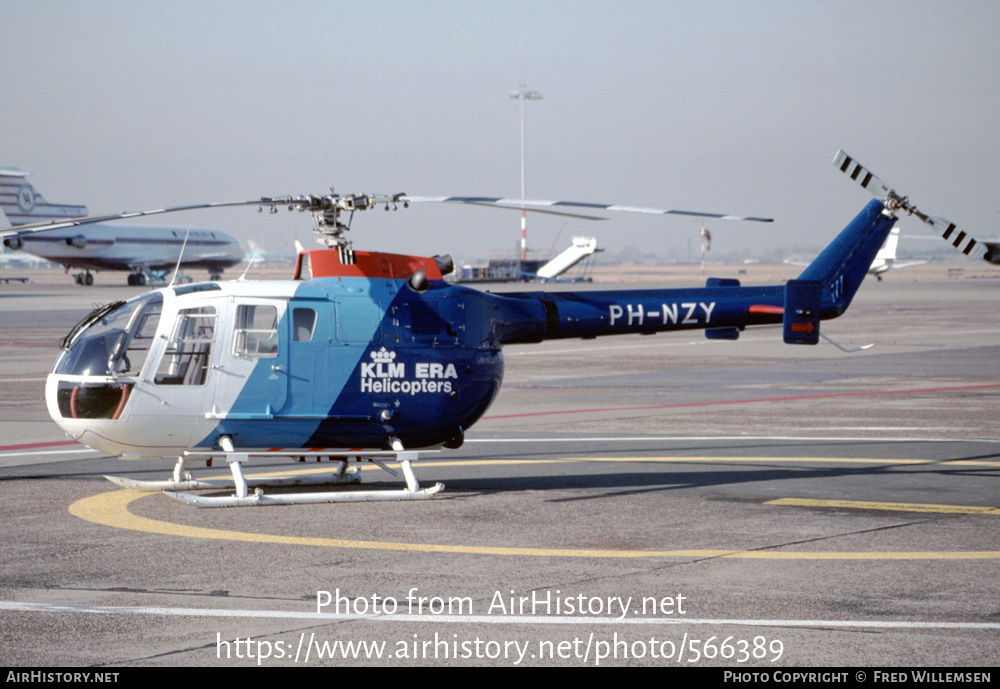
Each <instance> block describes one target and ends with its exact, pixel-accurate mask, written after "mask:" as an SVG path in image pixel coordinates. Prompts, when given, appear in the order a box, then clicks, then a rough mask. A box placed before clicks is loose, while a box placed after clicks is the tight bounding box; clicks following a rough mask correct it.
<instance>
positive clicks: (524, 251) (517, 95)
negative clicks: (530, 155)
mask: <svg viewBox="0 0 1000 689" xmlns="http://www.w3.org/2000/svg"><path fill="white" fill-rule="evenodd" d="M510 97H511V98H514V99H516V100H519V101H521V198H522V199H523V198H524V101H526V100H541V99H542V94H540V93H538V91H528V90H527V89H526V88H525V86H524V84H521V88H520V89H518V90H517V91H513V92H511V94H510ZM524 215H525V212H524V206H522V207H521V260H522V261H525V260H527V258H528V238H527V231H526V229H525V219H524Z"/></svg>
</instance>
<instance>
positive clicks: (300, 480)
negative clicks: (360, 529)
mask: <svg viewBox="0 0 1000 689" xmlns="http://www.w3.org/2000/svg"><path fill="white" fill-rule="evenodd" d="M221 445H222V448H223V450H222V452H211V453H190V454H189V455H188V456H187V457H180V458H178V460H177V464H176V465H175V466H174V472H173V477H172V478H170V479H167V480H162V481H141V480H135V479H128V478H122V477H119V476H105V478H106V479H108V480H109V481H111V482H112V483H114V484H116V485H118V486H121V487H123V488H130V489H132V490H138V491H143V492H156V491H161V492H163V493H164V494H165V495H167V496H169V497H171V498H173V499H175V500H178V501H180V502H183V503H186V504H188V505H194V506H195V507H242V506H248V505H299V504H316V503H325V502H369V501H375V500H427V499H429V498H432V497H434V495H436V494H437V493H439V492H441V491H442V490H443V489H444V484H442V483H436V484H434V485H433V486H431V487H430V488H421V487H420V484H419V483H418V482H417V477H416V475H415V474H414V472H413V467H412V462H414V461H416V460H417V459H419V456H420V453H419V452H404V451H398V452H377V451H376V452H365V453H359V454H355V455H350V456H349V457H348V456H343V455H333V456H336V457H338V458H339V461H338V467H337V469H336V470H335V471H334V472H332V473H330V474H325V475H320V476H303V477H274V478H252V479H247V478H246V477H245V476H244V475H243V468H242V465H243V463H244V462H246V461H247V460H248V459H249V458H250V457H251V456H254V457H272V458H273V457H291V456H294V457H305V456H315V457H317V458H319V457H324V456H331V454H332V451H326V452H323V451H316V450H313V451H309V452H289V451H285V452H279V451H274V450H270V451H254V452H236V451H235V449H234V448H233V445H232V442H231V441H230V439H229V438H227V437H223V438H222V441H221ZM341 452H342V451H341ZM215 457H220V458H222V459H225V460H226V461H227V462H228V463H229V469H230V471H231V472H232V475H233V477H232V479H218V480H208V481H205V480H197V479H193V478H192V477H191V475H190V473H188V472H187V471H186V463H187V461H188V459H195V458H197V459H212V458H215ZM349 459H354V460H355V461H364V460H368V461H371V462H373V463H375V464H377V465H378V466H380V467H381V468H382V469H384V470H385V471H387V472H389V473H390V474H392V475H394V476H396V475H398V474H396V472H395V471H393V470H392V469H390V468H389V467H387V466H386V465H385V463H384V462H385V461H396V462H399V465H400V467H401V468H402V470H403V478H404V479H405V481H406V488H403V489H401V490H346V491H345V490H337V491H324V492H315V493H296V494H284V495H265V494H264V492H263V490H262V489H261V488H260V486H304V485H320V484H321V485H330V484H335V485H345V484H358V483H360V482H361V476H360V473H359V472H358V470H357V469H349V468H348V461H349ZM227 486H235V489H236V493H235V495H227V496H201V495H193V494H191V493H187V492H184V491H189V490H199V489H216V490H218V489H220V488H225V487H227ZM251 487H254V492H253V493H252V494H251V493H250V491H249V488H251Z"/></svg>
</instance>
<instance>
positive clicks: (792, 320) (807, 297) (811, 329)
mask: <svg viewBox="0 0 1000 689" xmlns="http://www.w3.org/2000/svg"><path fill="white" fill-rule="evenodd" d="M822 289H823V284H822V283H821V282H819V281H817V280H789V281H788V284H786V285H785V317H784V326H785V333H784V336H785V342H786V343H787V344H810V345H814V344H816V343H818V342H819V316H820V308H821V306H822Z"/></svg>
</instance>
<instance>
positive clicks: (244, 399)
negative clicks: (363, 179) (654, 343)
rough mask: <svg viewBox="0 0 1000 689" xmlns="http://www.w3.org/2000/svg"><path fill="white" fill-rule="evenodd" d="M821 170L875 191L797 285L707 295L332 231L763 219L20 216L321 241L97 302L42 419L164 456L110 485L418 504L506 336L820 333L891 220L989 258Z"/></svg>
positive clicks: (215, 501)
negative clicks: (514, 280) (354, 224)
mask: <svg viewBox="0 0 1000 689" xmlns="http://www.w3.org/2000/svg"><path fill="white" fill-rule="evenodd" d="M834 162H835V164H836V165H837V166H838V167H839V168H840V169H841V170H842V171H843V172H845V173H846V174H848V175H849V176H850V177H851V178H852V179H854V180H855V181H857V182H858V183H859V184H861V186H863V187H865V188H867V189H869V190H870V191H872V192H873V193H874V194H875V195H876V196H877V198H876V199H875V200H873V201H871V202H869V203H868V204H867V205H866V206H865V207H864V208H863V209H862V210H861V212H860V213H859V214H858V215H857V216H856V217H855V218H854V219H853V220H852V221H851V222H850V223H849V224H848V225H847V227H846V228H845V229H844V230H843V231H842V232H841V233H840V234H839V235H838V236H837V237H836V238H835V239H834V240H833V241H832V242H831V243H830V245H829V246H827V248H826V249H825V250H824V251H823V252H822V253H821V254H820V255H819V256H818V257H817V258H816V259H815V260H814V261H813V262H812V263H811V264H810V265H809V266H808V267H807V268H806V269H805V270H804V271H803V272H802V273H801V275H799V277H798V278H797V279H795V280H790V281H788V282H787V283H786V284H783V285H773V286H753V287H750V286H746V287H745V286H741V285H740V282H739V280H736V279H729V278H708V280H707V284H706V285H705V287H703V288H686V289H639V290H636V289H632V290H606V291H580V292H542V291H537V292H519V293H504V294H492V293H488V292H483V291H480V290H477V289H473V288H469V287H466V286H463V285H458V284H449V283H447V282H445V281H444V279H443V275H444V274H446V273H448V272H449V271H450V270H451V265H450V263H451V262H450V259H449V258H447V257H443V256H436V257H433V258H428V257H422V256H407V255H400V254H390V253H382V252H369V251H360V250H354V249H353V248H352V245H351V242H350V240H348V239H347V237H346V233H347V231H348V229H349V227H350V221H351V219H353V216H354V214H355V213H356V212H360V211H364V210H368V209H372V208H376V207H384V208H387V209H388V208H396V207H399V206H404V207H405V206H408V205H409V204H411V203H418V202H444V203H461V204H478V205H490V206H506V207H509V208H515V209H518V210H520V209H521V208H522V207H525V208H527V209H529V210H537V211H541V212H549V213H558V214H567V213H569V214H572V213H576V212H581V211H603V210H623V211H633V212H646V213H674V214H684V215H696V216H708V217H716V218H732V219H742V220H756V221H764V222H767V221H768V220H767V219H766V218H745V217H744V218H736V217H734V216H725V215H720V214H710V213H703V212H688V211H668V210H661V209H651V208H638V207H630V206H615V205H604V204H590V203H576V202H561V201H547V202H540V201H527V200H521V199H513V200H504V199H497V198H482V197H415V196H407V195H405V194H396V195H385V196H382V195H339V194H334V193H330V194H327V195H323V196H300V197H282V198H262V199H258V200H255V201H240V202H233V203H215V204H202V205H196V206H184V207H178V208H167V209H160V210H154V211H143V212H139V213H124V214H118V215H112V216H101V217H95V218H84V219H77V220H72V221H64V222H56V223H49V224H47V225H41V226H27V227H24V226H23V227H20V228H18V231H20V232H25V231H28V232H39V231H45V230H46V229H58V228H65V227H73V226H77V225H82V224H90V223H99V222H108V221H112V220H118V219H125V218H131V217H139V216H144V215H155V214H160V213H167V212H173V211H180V210H188V209H195V208H210V207H225V206H247V205H249V206H254V205H256V206H259V207H261V208H264V207H266V208H269V209H271V210H272V212H276V209H277V208H278V207H280V206H287V207H288V208H289V209H297V210H300V211H309V212H310V213H312V214H313V217H314V222H315V231H316V233H317V235H318V237H319V238H320V239H321V240H322V241H323V243H325V244H326V245H327V248H325V249H316V250H312V251H303V252H301V253H300V254H299V257H298V262H297V264H296V268H295V274H294V278H293V279H292V280H271V281H250V280H242V279H241V280H235V281H225V282H223V281H212V282H205V283H198V284H186V285H178V286H168V287H165V288H161V289H156V290H153V291H150V292H148V293H145V294H143V295H141V296H138V297H134V298H132V299H129V300H128V301H118V302H115V303H112V304H108V305H106V306H103V307H101V308H98V309H96V310H94V311H93V312H92V313H90V314H89V315H88V316H87V317H86V318H84V319H83V320H82V321H81V322H80V323H79V324H77V325H76V326H75V327H74V328H73V329H72V331H71V332H70V333H69V334H68V335H67V336H66V337H65V338H64V339H63V341H62V344H61V347H62V351H61V353H60V355H59V357H58V359H57V361H56V363H55V366H54V368H53V371H52V373H51V374H49V376H48V381H47V384H46V400H47V404H48V409H49V413H50V415H51V416H52V418H53V419H54V420H55V422H56V423H57V424H59V426H61V427H62V428H63V429H64V430H65V431H66V433H68V434H69V435H70V436H71V437H73V438H75V439H77V440H78V441H79V442H81V443H83V444H85V445H87V446H89V447H92V448H95V449H99V450H102V451H105V452H108V453H110V454H113V455H118V456H121V457H123V458H137V457H142V456H154V457H177V460H176V464H175V466H174V471H173V476H172V478H170V479H168V480H164V481H134V480H130V479H121V478H112V477H109V478H111V480H113V481H115V482H116V483H118V484H120V485H124V486H127V487H130V488H135V489H139V490H149V491H165V492H167V494H169V495H171V496H172V497H174V498H176V499H179V500H182V501H184V502H187V503H190V504H194V505H197V506H202V507H209V506H235V505H266V504H293V503H311V502H337V501H363V500H402V499H422V498H429V497H432V496H433V495H434V494H436V493H437V492H439V491H440V490H441V489H442V488H443V486H442V485H441V484H436V485H434V486H432V487H429V488H421V487H420V485H419V484H418V482H417V480H416V477H415V475H414V472H413V467H412V463H413V462H414V461H416V460H417V459H419V457H420V455H421V453H423V452H427V451H431V450H437V449H440V448H442V447H444V448H456V447H458V446H460V445H461V444H462V442H463V438H464V435H465V432H466V431H467V429H469V428H470V427H471V426H472V425H473V424H474V423H475V422H476V421H477V420H478V419H479V418H480V417H482V415H483V414H484V413H485V412H486V410H487V409H488V408H489V406H490V404H491V403H492V402H493V400H494V399H495V398H496V396H497V393H498V392H499V390H500V385H501V381H502V379H503V372H504V358H503V347H504V345H508V344H514V343H537V342H542V341H543V340H550V339H559V338H593V337H600V336H605V335H620V334H625V333H653V332H661V331H672V330H695V329H701V330H704V331H705V334H706V336H707V337H708V338H710V339H726V340H735V339H737V338H738V337H739V335H740V332H741V331H742V330H743V329H744V328H746V327H748V326H757V325H776V324H782V325H783V330H784V334H783V337H784V341H785V342H786V343H789V344H816V343H817V342H818V340H819V337H820V321H821V320H825V319H830V318H836V317H837V316H840V315H841V314H843V313H844V311H846V310H847V308H848V306H849V305H850V303H851V300H852V298H853V297H854V295H855V293H856V292H857V290H858V288H859V286H860V285H861V282H862V280H863V279H864V277H865V275H866V273H867V272H868V269H869V267H870V265H871V263H872V260H873V259H874V258H875V255H876V254H877V253H878V251H879V248H880V247H881V246H882V244H883V242H884V241H885V239H886V237H887V236H888V235H889V232H890V231H891V230H892V228H893V225H894V224H895V222H896V220H897V213H898V212H900V211H903V212H906V213H911V214H916V215H918V217H920V218H921V219H922V220H924V221H925V222H927V223H929V224H930V225H932V226H934V227H935V228H937V229H938V230H939V231H940V232H941V233H942V235H943V236H944V237H945V238H946V239H947V240H949V241H950V242H951V243H953V244H954V245H955V246H956V247H957V248H959V249H960V250H962V251H963V252H964V253H966V254H968V255H970V256H972V257H974V258H979V257H985V258H987V260H991V256H992V255H993V254H995V252H992V253H991V252H990V251H989V249H992V247H989V248H988V247H986V246H984V245H983V244H981V243H977V242H976V241H975V240H974V239H972V238H970V237H968V236H967V235H966V234H965V233H961V232H956V229H955V227H954V225H952V224H951V223H949V222H947V221H944V220H942V219H940V218H930V217H928V216H926V215H924V214H922V213H920V212H919V211H917V210H916V209H915V208H914V207H913V206H912V205H911V204H910V203H909V202H908V201H907V199H906V198H905V197H901V196H899V195H897V194H896V193H895V192H894V191H892V190H891V189H889V188H888V187H887V186H886V185H885V184H883V183H882V182H881V180H878V178H876V177H874V175H872V174H871V173H870V172H869V171H868V170H866V169H865V168H863V167H862V166H860V165H859V164H858V163H857V162H856V161H853V160H852V159H851V158H850V157H848V156H847V155H846V154H844V153H843V152H838V155H837V158H836V159H835V161H834ZM345 216H346V218H345ZM260 457H271V458H274V457H287V458H290V459H303V458H306V457H309V458H316V459H321V458H328V459H330V460H333V461H334V462H335V466H334V470H333V472H332V474H331V475H328V476H326V477H318V478H314V479H311V480H310V482H312V483H325V484H350V483H358V482H359V476H360V474H359V472H358V471H356V470H355V469H354V468H353V467H350V466H349V465H350V462H352V461H353V462H363V461H370V462H375V463H376V464H378V465H380V466H382V467H383V468H385V469H387V470H389V471H390V472H391V473H395V472H394V471H392V470H391V469H389V467H388V466H386V463H387V462H393V463H395V462H398V463H399V465H400V467H401V469H402V472H403V475H404V478H405V484H406V487H405V488H403V489H400V490H360V489H354V488H347V487H341V488H339V489H333V490H324V491H321V492H305V493H292V494H289V493H284V494H282V493H274V494H271V493H268V494H265V493H264V492H263V491H262V490H261V489H260V488H259V487H256V488H255V489H254V490H253V491H251V490H250V488H251V487H253V486H254V485H255V484H254V482H253V481H249V480H248V479H247V478H246V477H245V476H244V474H243V469H242V465H243V464H244V463H246V462H248V461H249V460H250V459H251V458H260ZM217 458H222V459H225V460H226V461H227V462H228V464H229V467H230V470H231V473H232V482H233V483H235V494H234V495H228V496H221V497H215V496H199V495H195V494H192V493H189V492H186V491H190V490H195V489H199V488H213V489H218V488H219V487H220V484H219V483H218V482H212V481H199V480H194V479H192V478H191V477H190V475H189V474H188V473H187V472H186V465H187V463H189V462H198V461H209V462H210V461H211V460H213V459H217ZM289 482H291V483H301V482H302V480H299V479H296V480H292V479H289ZM224 483H226V484H228V483H230V482H229V481H225V482H224ZM267 483H268V485H273V484H275V480H273V479H272V480H270V481H268V482H267Z"/></svg>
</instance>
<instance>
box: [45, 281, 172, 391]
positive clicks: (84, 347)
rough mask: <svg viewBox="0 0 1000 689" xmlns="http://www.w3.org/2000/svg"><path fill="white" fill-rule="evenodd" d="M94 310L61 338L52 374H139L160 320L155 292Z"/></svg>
mask: <svg viewBox="0 0 1000 689" xmlns="http://www.w3.org/2000/svg"><path fill="white" fill-rule="evenodd" d="M112 306H113V308H105V309H101V310H97V311H95V312H94V313H92V314H91V315H89V316H88V317H87V318H85V319H84V320H83V321H81V322H80V324H79V325H78V326H77V327H76V328H74V329H73V332H71V333H70V334H69V335H68V336H67V337H66V338H65V340H64V344H63V348H64V349H65V350H66V351H65V352H64V353H63V355H62V356H61V357H60V358H59V361H58V362H56V367H55V370H54V373H61V374H67V375H78V376H79V375H84V376H118V375H133V376H137V375H139V372H140V371H141V370H142V366H143V364H144V363H145V361H146V356H147V354H148V353H149V346H150V344H151V343H152V341H153V335H154V334H155V333H156V326H157V325H158V324H159V322H160V312H161V310H162V308H163V296H162V295H161V294H159V293H158V292H154V293H152V294H149V295H144V296H142V297H140V298H138V299H133V300H130V301H128V302H118V303H117V304H113V305H112Z"/></svg>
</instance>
